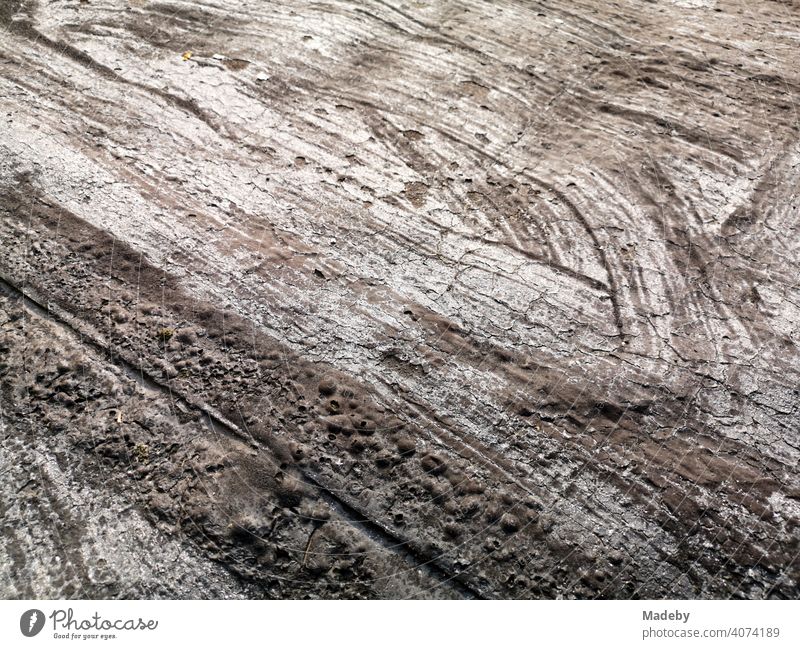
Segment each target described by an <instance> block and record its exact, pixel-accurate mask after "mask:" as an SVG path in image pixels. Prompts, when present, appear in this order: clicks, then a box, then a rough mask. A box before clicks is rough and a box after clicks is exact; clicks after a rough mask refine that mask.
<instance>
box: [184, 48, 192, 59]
mask: <svg viewBox="0 0 800 649" xmlns="http://www.w3.org/2000/svg"><path fill="white" fill-rule="evenodd" d="M190 58H192V53H191V52H190V51H188V50H187V51H186V52H184V53H183V60H184V61H188V60H189V59H190Z"/></svg>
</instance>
